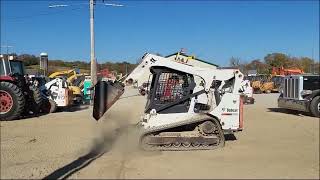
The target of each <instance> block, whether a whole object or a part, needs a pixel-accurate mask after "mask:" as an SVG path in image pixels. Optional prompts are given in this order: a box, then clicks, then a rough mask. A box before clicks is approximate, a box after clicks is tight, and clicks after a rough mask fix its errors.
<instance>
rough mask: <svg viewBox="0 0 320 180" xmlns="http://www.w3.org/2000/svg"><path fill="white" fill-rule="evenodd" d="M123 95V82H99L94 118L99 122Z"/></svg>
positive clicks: (96, 86) (94, 99)
mask: <svg viewBox="0 0 320 180" xmlns="http://www.w3.org/2000/svg"><path fill="white" fill-rule="evenodd" d="M123 93H124V85H123V84H122V83H121V82H117V81H115V82H112V81H98V82H97V84H96V85H95V87H94V98H93V117H94V118H95V119H96V120H97V121H98V120H99V119H100V118H101V117H102V116H103V114H104V113H105V112H106V111H107V110H108V109H109V108H110V107H111V106H112V105H113V104H114V103H115V102H116V101H117V100H118V99H119V98H120V96H121V95H122V94H123Z"/></svg>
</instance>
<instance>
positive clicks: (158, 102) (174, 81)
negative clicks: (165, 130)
mask: <svg viewBox="0 0 320 180" xmlns="http://www.w3.org/2000/svg"><path fill="white" fill-rule="evenodd" d="M151 72H152V75H151V77H152V80H151V85H150V87H149V88H150V89H149V92H150V93H149V94H148V102H147V104H146V110H145V112H149V111H150V110H151V109H156V110H157V112H158V113H163V114H165V113H182V112H187V111H188V109H189V107H190V98H186V97H187V96H189V95H191V94H192V93H193V89H194V87H195V82H194V78H193V75H191V74H187V73H184V72H180V71H176V70H172V69H168V68H163V67H153V68H151ZM149 81H150V78H149ZM148 83H150V82H148ZM164 107H165V108H164ZM158 110H159V111H158Z"/></svg>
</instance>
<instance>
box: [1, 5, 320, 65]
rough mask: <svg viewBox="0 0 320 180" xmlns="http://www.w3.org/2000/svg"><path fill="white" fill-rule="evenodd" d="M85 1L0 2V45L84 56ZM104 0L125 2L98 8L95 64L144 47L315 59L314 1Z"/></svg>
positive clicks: (218, 56)
mask: <svg viewBox="0 0 320 180" xmlns="http://www.w3.org/2000/svg"><path fill="white" fill-rule="evenodd" d="M88 1H89V0H88ZM88 1H22V0H20V1H15V0H1V45H7V44H8V45H12V46H14V48H13V49H10V51H15V52H16V53H18V54H20V53H31V54H36V55H38V54H40V53H41V52H47V53H48V54H49V59H65V60H85V61H89V59H90V31H89V10H88V5H86V3H87V2H88ZM98 2H99V0H98ZM106 2H112V3H120V4H124V5H125V7H106V6H103V5H97V6H96V11H95V35H96V56H97V59H98V62H104V61H107V60H112V61H124V60H125V61H128V62H132V63H135V62H136V61H137V59H138V58H140V57H141V56H142V55H143V53H145V52H151V53H156V52H158V53H160V54H162V55H168V54H170V53H173V52H175V51H178V50H179V49H180V48H186V49H187V53H188V54H194V55H196V57H198V58H200V59H204V60H207V61H210V62H212V63H216V64H219V65H228V60H229V59H230V58H231V57H232V56H233V57H239V58H240V59H241V60H242V61H249V60H252V59H256V58H260V59H263V57H264V56H265V55H266V54H267V53H272V52H282V53H286V54H288V55H291V56H298V57H300V56H308V57H312V54H313V56H314V58H315V59H317V60H319V1H190V0H189V1H177V0H176V1H128V0H127V1H121V0H119V1H106ZM51 4H68V5H71V6H69V7H64V8H55V9H50V8H48V5H51ZM4 50H5V49H3V48H2V49H1V51H2V52H4ZM312 52H313V53H312Z"/></svg>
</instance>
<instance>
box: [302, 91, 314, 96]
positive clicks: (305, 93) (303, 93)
mask: <svg viewBox="0 0 320 180" xmlns="http://www.w3.org/2000/svg"><path fill="white" fill-rule="evenodd" d="M309 94H312V91H311V90H302V91H301V96H305V95H309Z"/></svg>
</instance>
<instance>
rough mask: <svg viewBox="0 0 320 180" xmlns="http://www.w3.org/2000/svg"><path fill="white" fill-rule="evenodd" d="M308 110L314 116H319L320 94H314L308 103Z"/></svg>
mask: <svg viewBox="0 0 320 180" xmlns="http://www.w3.org/2000/svg"><path fill="white" fill-rule="evenodd" d="M310 112H311V114H312V115H313V116H315V117H320V96H316V97H314V98H313V99H312V101H311V103H310Z"/></svg>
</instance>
